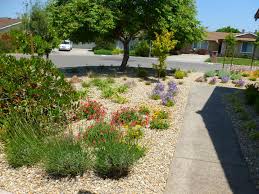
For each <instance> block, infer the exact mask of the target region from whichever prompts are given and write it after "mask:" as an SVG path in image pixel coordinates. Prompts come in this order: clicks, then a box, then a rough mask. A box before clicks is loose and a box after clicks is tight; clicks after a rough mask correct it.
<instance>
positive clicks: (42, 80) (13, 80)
mask: <svg viewBox="0 0 259 194" xmlns="http://www.w3.org/2000/svg"><path fill="white" fill-rule="evenodd" d="M0 69H1V70H0V77H1V79H0V91H1V92H0V98H1V99H3V100H1V101H0V120H4V119H5V118H6V116H7V115H8V114H11V113H12V112H22V113H30V114H34V115H37V118H38V119H39V122H41V123H42V124H43V123H44V120H47V121H48V122H45V123H44V124H45V125H49V124H51V123H50V119H52V120H53V122H55V123H58V122H63V121H64V120H65V112H66V110H68V109H69V108H70V107H71V104H72V102H73V101H76V100H77V99H78V98H79V96H78V95H77V93H76V92H75V91H74V90H73V89H72V87H71V85H70V84H69V83H67V82H66V81H65V79H64V75H63V74H62V73H61V72H60V71H59V70H58V69H57V68H56V67H55V66H54V64H53V63H52V62H51V61H47V60H44V59H41V58H21V59H19V60H17V59H16V58H15V57H13V56H5V55H1V56H0ZM7 72H8V73H7ZM43 113H44V114H43ZM0 123H1V122H0Z"/></svg>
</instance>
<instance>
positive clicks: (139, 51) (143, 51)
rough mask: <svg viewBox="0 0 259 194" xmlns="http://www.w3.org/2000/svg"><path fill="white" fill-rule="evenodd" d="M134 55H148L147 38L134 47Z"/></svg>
mask: <svg viewBox="0 0 259 194" xmlns="http://www.w3.org/2000/svg"><path fill="white" fill-rule="evenodd" d="M134 51H135V55H136V56H141V57H148V56H149V52H150V47H149V44H148V41H147V40H142V41H140V42H139V43H138V44H137V45H136V46H135V48H134Z"/></svg>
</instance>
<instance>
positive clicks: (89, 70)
mask: <svg viewBox="0 0 259 194" xmlns="http://www.w3.org/2000/svg"><path fill="white" fill-rule="evenodd" d="M141 68H142V67H141ZM118 69H119V68H118V67H115V66H78V67H64V68H59V70H60V71H61V72H62V73H63V74H64V75H65V77H68V78H71V77H73V76H78V77H82V76H88V75H89V74H93V75H94V76H97V77H98V76H111V77H125V76H127V77H131V78H140V79H143V80H145V81H150V82H157V79H156V71H155V70H154V69H153V68H143V69H145V71H146V72H147V74H148V76H147V77H144V78H141V77H139V76H137V72H138V67H127V69H126V71H125V72H118ZM166 73H167V76H172V75H173V70H167V71H166ZM150 76H151V77H153V78H150Z"/></svg>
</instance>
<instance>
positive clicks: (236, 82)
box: [234, 79, 245, 87]
mask: <svg viewBox="0 0 259 194" xmlns="http://www.w3.org/2000/svg"><path fill="white" fill-rule="evenodd" d="M234 84H235V85H236V87H243V86H244V85H245V81H244V80H242V79H240V80H237V81H234Z"/></svg>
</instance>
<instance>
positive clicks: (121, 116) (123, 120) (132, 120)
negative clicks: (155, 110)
mask: <svg viewBox="0 0 259 194" xmlns="http://www.w3.org/2000/svg"><path fill="white" fill-rule="evenodd" d="M111 124H114V125H118V126H125V125H127V126H131V127H133V126H136V125H141V126H144V125H146V121H145V119H144V118H143V116H142V115H140V114H139V113H138V112H137V110H135V109H133V108H126V107H125V108H122V109H120V110H118V111H117V112H114V113H113V114H112V120H111Z"/></svg>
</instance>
